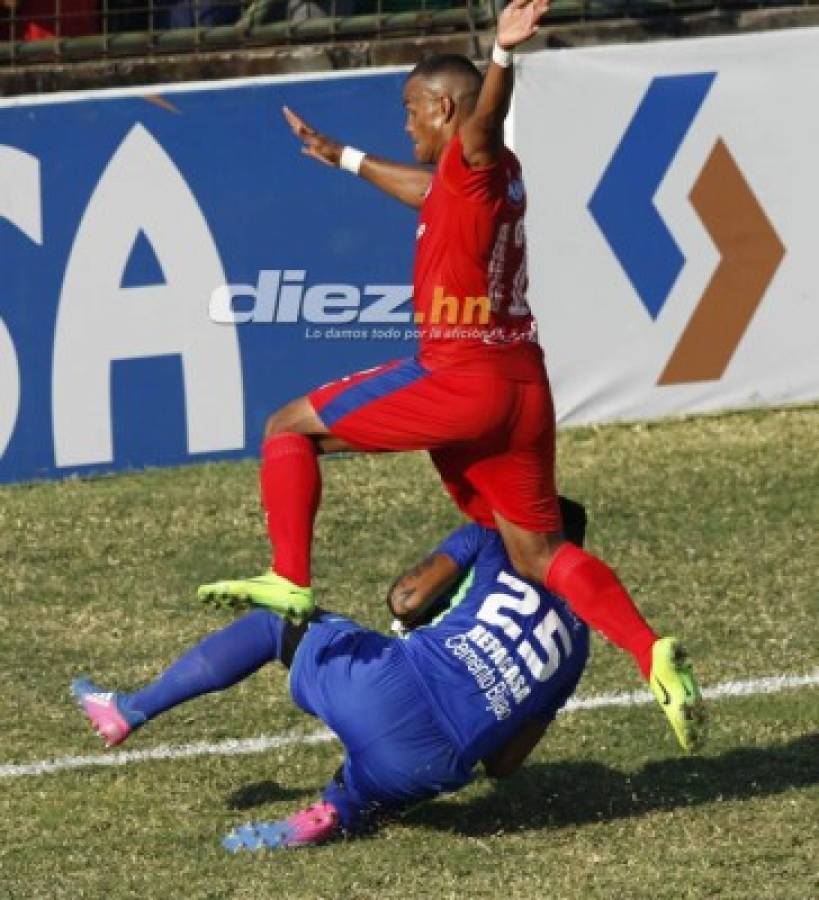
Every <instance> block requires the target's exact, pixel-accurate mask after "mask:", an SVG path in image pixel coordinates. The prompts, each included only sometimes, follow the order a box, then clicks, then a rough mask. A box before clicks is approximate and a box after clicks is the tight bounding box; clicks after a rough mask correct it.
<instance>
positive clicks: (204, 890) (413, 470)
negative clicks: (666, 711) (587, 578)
mask: <svg viewBox="0 0 819 900" xmlns="http://www.w3.org/2000/svg"><path fill="white" fill-rule="evenodd" d="M323 467H324V474H325V495H324V503H323V507H322V511H321V514H320V517H319V523H318V534H317V541H316V553H315V560H316V563H315V572H316V579H315V580H316V587H317V591H318V595H319V597H320V598H321V602H322V603H323V604H324V605H328V606H331V607H333V608H336V609H338V610H340V611H343V612H345V613H347V614H350V615H353V616H354V617H356V618H358V619H359V620H361V621H363V622H365V623H367V624H370V625H372V626H374V627H377V628H385V627H386V626H387V624H388V619H389V617H388V615H387V612H386V609H385V607H384V604H383V601H382V597H383V595H384V593H385V590H386V588H387V586H388V584H389V583H390V581H391V579H392V577H393V576H394V575H395V574H396V573H397V572H398V571H399V570H400V569H401V568H402V567H404V566H406V565H407V564H409V563H411V562H413V561H414V560H415V559H416V558H418V557H420V556H421V554H423V553H424V552H425V551H426V550H427V549H428V548H430V547H431V546H432V545H434V543H435V541H436V540H437V539H438V538H439V537H440V536H441V535H442V534H443V533H444V532H446V531H447V529H449V528H451V527H453V526H454V525H456V524H457V523H458V521H459V518H458V515H457V513H456V511H455V510H454V509H453V508H452V507H451V505H450V504H449V502H448V500H447V499H446V497H445V496H444V493H443V491H442V489H441V488H440V486H439V485H438V483H437V479H436V476H435V473H434V471H433V470H432V467H431V465H430V464H429V462H428V461H427V460H426V458H425V457H423V456H421V455H415V456H404V457H392V458H389V457H383V458H354V459H341V460H332V461H327V462H326V463H323ZM560 467H561V486H562V490H563V491H564V493H567V494H568V495H570V496H573V497H576V498H578V499H580V500H582V501H583V502H585V503H586V504H587V506H588V508H589V513H590V519H591V523H590V533H589V545H590V548H591V549H593V550H595V551H596V552H598V553H599V554H600V555H602V556H603V557H604V558H606V559H607V560H608V561H609V562H610V563H611V564H612V565H613V566H614V567H615V568H616V569H617V570H618V571H619V573H620V575H621V577H622V578H623V580H624V581H625V582H626V583H627V584H629V585H631V586H632V587H633V589H634V594H635V596H636V598H637V599H638V601H639V603H640V604H641V607H642V609H643V611H644V612H645V614H646V615H647V616H648V617H649V618H650V619H651V620H652V622H653V623H654V624H655V626H656V627H657V628H658V630H660V631H663V632H666V633H676V634H679V635H680V636H683V637H684V638H685V640H686V643H687V645H688V647H689V650H690V651H691V653H692V655H693V657H694V658H695V660H696V663H697V668H698V672H699V674H700V676H701V680H702V681H703V683H704V684H706V685H712V684H716V683H719V682H724V681H726V680H729V679H750V678H757V677H764V676H771V675H777V674H805V673H813V672H816V671H817V667H819V629H818V628H817V613H819V587H817V574H819V542H818V541H817V534H819V408H816V407H811V408H806V409H792V410H781V411H772V412H764V413H763V412H759V413H744V414H736V415H730V416H725V417H715V418H702V419H693V420H689V421H680V422H671V423H663V424H656V425H641V426H613V427H601V428H594V429H574V430H569V431H566V432H563V433H562V434H561V436H560ZM266 557H267V548H266V537H265V533H264V528H263V524H262V519H261V515H260V511H259V506H258V499H257V493H256V468H255V465H254V464H253V463H252V462H248V463H241V464H219V465H206V466H197V467H190V468H185V469H177V470H163V471H151V472H147V473H140V474H133V475H127V476H120V477H115V478H114V477H112V478H101V479H96V480H90V481H77V480H70V481H66V482H64V483H60V484H37V485H31V486H22V487H5V488H2V489H0V559H2V571H3V581H2V587H1V588H0V684H2V688H3V690H2V692H0V771H2V767H3V766H8V765H9V764H12V763H17V764H19V763H29V762H37V761H41V760H46V759H52V758H60V757H70V756H84V755H95V754H100V753H101V752H102V750H101V745H100V744H99V741H98V739H97V738H96V736H95V735H93V734H92V733H91V730H90V729H89V728H88V727H87V725H86V723H85V721H84V720H83V719H82V717H81V716H80V715H79V713H78V712H77V711H76V710H75V708H74V707H73V704H72V702H71V699H70V697H69V694H68V683H69V681H70V679H71V678H72V677H73V676H75V675H77V674H80V673H88V674H93V675H94V676H96V677H97V678H98V679H99V680H100V682H101V683H103V684H105V685H111V686H118V687H121V688H123V689H125V688H132V687H135V686H137V685H138V684H139V683H141V682H142V681H144V680H147V679H148V678H150V677H151V676H152V675H154V674H155V673H156V672H157V671H158V670H159V669H160V668H161V667H162V666H163V665H165V664H166V663H167V662H169V661H171V659H173V658H174V657H175V656H176V655H177V654H178V653H179V652H181V651H182V650H184V649H185V648H186V647H187V646H188V645H189V644H191V643H192V642H194V641H196V640H197V639H198V638H199V637H201V636H202V635H203V634H204V633H206V632H207V631H209V630H211V629H213V628H217V627H220V626H222V625H224V624H226V623H227V622H228V621H230V614H229V613H213V612H209V611H207V610H205V609H200V608H198V605H197V603H196V601H195V599H194V589H195V587H196V585H197V584H198V583H200V582H201V581H206V580H209V579H211V578H216V577H221V576H227V575H234V574H246V573H253V572H256V571H257V570H261V569H262V568H263V567H264V565H265V562H266ZM593 653H594V656H593V660H592V662H591V664H590V666H589V669H588V671H587V674H586V676H585V678H584V680H583V683H582V685H581V688H580V694H581V695H582V696H585V697H587V696H591V695H595V694H608V693H612V692H617V691H622V690H632V689H639V688H641V687H642V685H641V683H640V681H639V679H638V677H637V675H636V670H635V669H634V668H633V666H632V664H631V662H630V660H628V659H627V658H625V657H624V656H623V655H622V654H620V653H618V652H617V651H616V650H614V649H612V648H611V647H609V646H607V645H605V644H604V643H603V642H602V641H599V640H596V639H595V643H594V648H593ZM710 717H711V740H710V743H709V746H708V748H707V750H706V751H705V752H704V753H703V754H702V755H701V756H699V757H696V758H685V757H683V756H681V755H680V754H679V753H678V751H677V749H676V745H675V744H674V743H673V739H672V737H671V735H670V733H669V732H668V731H667V729H666V727H665V723H664V719H663V718H662V716H661V714H660V712H659V710H657V709H656V708H655V707H654V706H636V707H631V708H613V709H596V710H587V711H579V712H574V713H570V714H567V715H565V716H563V717H561V718H560V719H559V720H558V722H557V723H556V724H555V726H554V727H553V729H551V730H550V733H549V734H548V735H547V737H546V738H545V739H544V741H543V742H542V744H541V745H540V746H539V747H538V748H537V750H536V751H535V753H534V755H533V756H532V758H531V760H530V761H529V762H528V763H527V765H526V766H525V768H524V769H523V770H522V771H521V772H520V773H519V774H518V775H516V776H514V777H513V778H511V779H509V780H507V781H504V782H500V783H497V784H494V783H492V782H490V781H489V780H488V779H486V778H485V777H483V776H479V777H478V778H477V780H476V781H475V782H474V784H472V785H471V786H470V787H469V788H467V789H466V790H465V791H463V792H462V793H461V794H459V795H458V796H457V797H450V798H447V799H441V800H438V801H436V802H434V803H431V804H427V805H425V806H423V807H420V808H418V809H417V810H415V811H414V812H413V813H412V814H410V815H409V816H408V817H406V818H405V819H404V820H402V821H401V822H398V823H395V824H391V825H389V826H387V827H385V828H384V829H383V830H382V831H381V832H379V833H378V834H377V835H376V836H374V837H372V838H368V839H366V840H362V841H359V842H352V841H351V842H347V843H339V844H333V845H329V846H326V847H322V848H314V849H309V850H302V851H296V850H294V851H280V852H278V853H269V854H267V855H259V856H256V855H249V854H248V855H244V856H241V857H240V856H235V857H234V856H229V855H228V854H226V853H224V852H223V851H222V850H221V848H220V845H219V840H220V838H221V836H222V835H223V834H224V833H225V832H226V831H227V830H229V829H230V828H231V827H232V826H234V825H236V824H240V823H242V822H244V821H248V820H250V819H272V818H279V817H281V816H282V815H285V814H287V813H289V812H290V811H292V810H293V809H295V808H296V807H297V806H299V805H303V804H305V803H308V802H310V801H311V800H312V799H313V798H314V797H315V795H316V793H317V791H318V790H319V789H320V788H321V787H322V785H323V784H324V782H325V781H326V780H327V778H328V777H329V775H330V774H331V772H332V771H333V769H334V768H335V766H336V765H337V763H338V761H339V758H340V750H339V746H338V745H337V744H335V743H321V744H317V745H314V746H299V745H297V744H292V745H290V746H286V747H282V748H280V749H278V750H273V751H270V752H267V753H259V754H253V755H246V756H235V755H226V754H222V755H217V756H202V757H197V758H192V759H181V760H179V759H176V760H147V761H136V762H132V763H128V764H127V765H124V766H119V767H110V768H103V767H100V766H93V765H89V766H86V767H84V768H78V769H74V770H68V771H58V772H55V773H53V774H44V775H39V776H31V777H16V776H13V775H10V774H5V775H3V776H0V837H1V838H2V839H0V898H6V897H9V898H18V897H19V898H29V897H33V898H41V897H43V898H52V897H60V898H78V897H94V898H96V897H106V898H111V897H113V898H120V897H141V898H160V897H161V898H175V897H196V898H200V897H202V898H205V897H211V898H220V897H237V898H240V897H247V898H251V897H253V898H267V897H271V898H295V897H305V898H308V897H309V898H341V897H344V898H347V897H362V898H364V897H373V898H375V897H378V898H383V897H395V898H398V897H401V898H410V897H411V898H414V897H430V898H439V897H453V898H459V900H468V898H474V897H499V898H501V897H502V898H510V897H520V898H546V897H550V898H575V897H577V898H588V897H600V898H610V897H618V896H619V897H624V898H632V897H652V898H658V897H662V898H665V897H669V898H670V897H675V898H676V897H695V898H699V897H720V898H734V897H736V898H739V897H742V898H749V897H750V898H757V897H758V898H762V897H765V898H777V900H778V898H811V897H816V896H819V877H817V873H819V863H817V859H819V852H817V848H818V847H819V789H818V787H817V786H818V785H819V691H818V690H817V688H816V687H806V688H802V689H797V690H790V691H785V692H780V693H775V694H768V695H765V696H749V697H742V698H738V697H726V698H724V699H720V700H715V701H713V702H712V703H711V704H710ZM317 728H318V725H317V723H316V722H314V721H313V720H310V719H308V718H307V717H306V716H304V715H303V714H301V713H300V712H299V711H298V710H296V709H295V708H294V707H293V706H292V705H291V703H290V702H289V700H288V696H287V693H286V683H285V679H284V676H283V674H282V672H280V671H278V670H273V669H272V668H270V667H268V669H265V670H262V671H261V672H260V673H258V674H257V675H255V676H253V678H251V679H249V680H248V681H246V682H245V683H243V684H242V685H240V686H239V687H237V688H235V689H234V690H232V691H230V692H227V693H224V694H220V695H214V696H211V697H204V698H201V699H199V700H197V701H195V702H193V703H190V704H188V705H187V706H183V707H181V708H178V709H176V710H174V711H172V712H171V713H169V714H168V715H166V716H165V717H164V718H161V719H159V720H157V721H155V722H153V723H151V724H150V725H149V726H148V727H147V728H145V729H144V730H142V731H141V732H139V733H137V734H136V735H134V737H133V739H132V740H131V741H129V743H128V745H127V747H128V749H130V750H145V749H150V748H154V747H159V746H165V745H174V746H176V745H180V744H185V743H189V742H198V741H207V742H213V743H218V742H220V741H223V740H224V739H227V738H248V737H254V736H257V735H277V734H284V733H293V732H303V733H305V734H309V733H313V732H315V731H316V730H317Z"/></svg>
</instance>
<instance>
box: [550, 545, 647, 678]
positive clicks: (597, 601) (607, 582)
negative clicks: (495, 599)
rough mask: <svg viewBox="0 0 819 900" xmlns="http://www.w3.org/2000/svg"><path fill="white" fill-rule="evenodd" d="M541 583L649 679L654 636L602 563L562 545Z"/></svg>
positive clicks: (587, 554) (613, 575)
mask: <svg viewBox="0 0 819 900" xmlns="http://www.w3.org/2000/svg"><path fill="white" fill-rule="evenodd" d="M543 583H544V584H545V585H546V587H547V588H548V589H549V590H550V591H554V592H555V593H556V594H559V595H560V596H561V597H563V598H564V600H565V601H566V602H567V603H568V604H569V606H570V607H571V608H572V611H573V612H575V613H576V614H577V615H578V616H579V617H580V618H581V619H583V621H584V622H585V623H586V624H587V625H590V626H591V627H592V628H594V630H595V631H599V632H600V633H601V634H602V635H604V636H605V637H607V638H608V639H609V640H610V641H611V642H612V643H613V644H616V645H617V646H618V647H620V648H621V649H623V650H627V651H628V652H629V653H630V654H631V655H632V656H633V657H634V658H635V660H636V661H637V665H638V666H639V667H640V671H641V672H642V673H643V676H644V677H645V678H646V679H647V678H648V676H649V675H650V674H651V647H652V645H653V644H654V642H655V641H656V640H657V635H656V634H655V633H654V632H653V631H652V630H651V628H649V626H648V624H647V622H646V620H645V619H644V618H643V617H642V616H641V615H640V613H639V612H638V611H637V607H636V606H635V605H634V601H633V600H632V599H631V597H629V595H628V594H627V593H626V589H625V588H624V587H623V585H622V584H620V582H619V580H618V578H617V576H616V575H615V574H614V572H612V570H611V569H610V568H609V567H608V566H607V565H606V564H605V563H604V562H602V561H601V560H599V559H598V558H597V557H596V556H592V555H591V554H590V553H586V551H585V550H581V549H580V548H579V547H575V545H574V544H568V543H567V544H562V545H561V546H560V548H559V549H558V551H557V553H555V555H554V557H553V558H552V562H551V565H550V566H549V568H548V569H547V570H546V577H545V579H544V582H543Z"/></svg>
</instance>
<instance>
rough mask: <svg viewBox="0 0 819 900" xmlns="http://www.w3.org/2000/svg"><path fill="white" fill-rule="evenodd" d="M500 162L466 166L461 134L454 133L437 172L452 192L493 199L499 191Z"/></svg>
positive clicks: (482, 198) (468, 196)
mask: <svg viewBox="0 0 819 900" xmlns="http://www.w3.org/2000/svg"><path fill="white" fill-rule="evenodd" d="M500 165H501V164H500V162H496V163H493V164H492V165H490V166H472V167H470V166H468V165H467V164H466V160H465V159H464V153H463V144H462V143H461V136H460V135H459V134H456V135H455V137H454V138H452V140H451V141H450V142H449V144H448V145H447V147H446V149H445V150H444V153H443V155H442V157H441V161H440V162H439V164H438V172H439V174H440V177H441V180H442V182H443V184H444V186H445V187H446V188H447V190H449V191H450V192H451V193H453V194H458V195H459V196H461V197H466V198H468V199H470V200H478V201H480V200H487V201H491V200H495V199H497V197H498V193H499V190H500V189H499V173H500Z"/></svg>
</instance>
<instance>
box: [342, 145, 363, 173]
mask: <svg viewBox="0 0 819 900" xmlns="http://www.w3.org/2000/svg"><path fill="white" fill-rule="evenodd" d="M366 155H367V154H366V153H363V152H362V151H361V150H356V148H355V147H345V148H344V149H343V150H342V151H341V159H340V160H339V161H338V167H339V169H344V171H345V172H350V174H352V175H358V170H359V169H360V168H361V163H362V162H364V157H365V156H366Z"/></svg>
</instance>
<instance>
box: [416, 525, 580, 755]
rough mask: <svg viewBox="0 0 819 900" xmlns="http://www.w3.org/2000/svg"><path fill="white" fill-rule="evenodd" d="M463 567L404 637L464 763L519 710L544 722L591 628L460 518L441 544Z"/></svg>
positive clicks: (502, 734) (503, 738) (500, 741)
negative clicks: (433, 614)
mask: <svg viewBox="0 0 819 900" xmlns="http://www.w3.org/2000/svg"><path fill="white" fill-rule="evenodd" d="M437 552H438V553H445V554H446V555H447V556H449V557H450V558H451V559H452V560H454V562H455V563H456V564H457V565H458V567H459V568H460V569H461V570H462V572H463V573H464V577H463V579H462V580H461V582H460V583H459V584H458V585H457V586H456V588H455V590H454V592H453V596H452V599H451V602H450V606H449V608H448V609H447V610H446V611H445V612H444V613H443V614H442V615H441V616H439V617H438V618H437V619H436V620H435V621H434V622H433V623H431V624H430V625H426V626H423V627H421V628H418V629H416V630H415V631H413V632H412V633H411V634H410V635H409V636H408V637H407V639H406V640H405V641H403V642H402V646H403V650H404V653H405V655H406V657H407V659H408V660H409V661H410V663H411V664H412V666H413V668H414V670H415V672H416V674H417V675H418V681H419V684H420V686H421V688H422V690H423V691H424V692H425V693H426V695H427V699H428V700H429V702H430V704H431V706H432V708H433V710H434V712H435V714H436V716H437V718H438V720H439V722H440V723H441V726H442V727H443V728H445V729H446V730H447V732H448V733H449V735H450V737H451V739H452V740H453V741H454V742H455V744H456V746H457V747H458V748H459V749H460V751H461V754H462V758H463V759H464V760H466V761H468V762H469V763H471V764H473V765H474V763H476V762H477V761H478V760H479V759H482V758H483V757H485V756H487V755H490V754H491V753H493V752H494V751H495V750H496V749H498V748H500V747H501V746H503V745H504V744H505V743H506V742H507V741H508V740H509V739H510V738H511V737H512V736H513V735H514V734H515V733H516V732H517V731H518V730H519V728H520V727H521V725H522V724H523V723H524V721H526V720H536V721H541V722H545V723H548V722H549V721H550V720H551V719H552V718H554V715H555V712H556V710H557V708H559V707H560V706H562V705H563V703H565V702H566V699H567V698H568V696H569V694H570V693H571V692H572V690H573V689H574V686H575V685H576V683H577V679H578V677H579V674H580V672H581V671H582V669H583V666H584V665H585V662H586V658H587V656H588V630H587V628H586V626H585V625H584V624H583V623H582V622H580V621H579V620H578V619H577V618H576V617H575V616H574V615H573V614H572V612H571V611H570V610H569V608H568V607H567V606H566V604H565V603H564V602H563V601H562V600H561V599H560V598H559V597H557V596H555V595H554V594H552V593H551V592H550V591H547V590H546V589H545V588H543V587H537V586H535V585H533V584H531V583H529V582H527V581H524V580H522V579H521V578H519V577H518V576H517V575H515V573H514V569H513V568H512V565H511V563H510V561H509V557H508V556H507V554H506V551H505V549H504V546H503V542H502V540H501V538H500V536H499V534H498V533H497V532H496V531H491V530H489V529H487V528H482V527H481V526H479V525H474V524H472V525H465V526H464V527H463V528H460V529H458V531H456V532H454V533H453V534H451V535H450V536H449V537H448V538H447V539H446V540H445V541H444V543H443V544H441V546H440V547H439V548H438V551H437Z"/></svg>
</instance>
